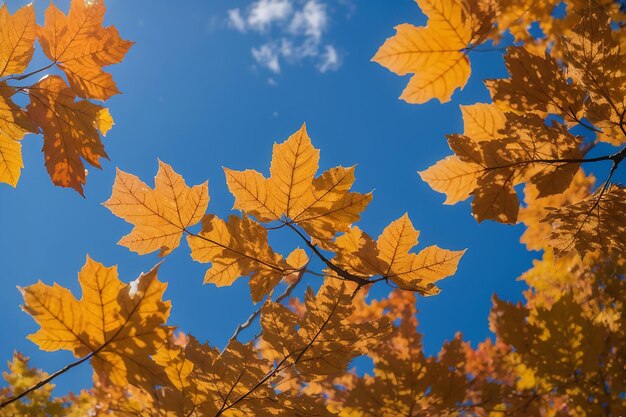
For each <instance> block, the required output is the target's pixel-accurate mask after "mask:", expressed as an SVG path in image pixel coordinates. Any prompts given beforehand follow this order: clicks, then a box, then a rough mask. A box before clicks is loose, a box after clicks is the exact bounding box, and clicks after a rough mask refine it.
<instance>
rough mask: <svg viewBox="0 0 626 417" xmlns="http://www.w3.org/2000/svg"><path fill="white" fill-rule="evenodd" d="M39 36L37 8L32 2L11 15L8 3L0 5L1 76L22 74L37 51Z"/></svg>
mask: <svg viewBox="0 0 626 417" xmlns="http://www.w3.org/2000/svg"><path fill="white" fill-rule="evenodd" d="M36 36H37V22H36V21H35V8H34V7H33V5H32V4H29V5H27V6H24V7H22V8H20V9H19V10H18V11H17V12H15V14H13V15H11V14H10V13H9V10H8V9H7V6H6V4H3V5H2V7H0V77H5V76H7V75H14V74H21V73H22V72H24V71H25V70H26V67H28V64H29V63H30V60H31V59H32V57H33V52H34V51H35V50H34V48H33V46H34V43H35V38H36Z"/></svg>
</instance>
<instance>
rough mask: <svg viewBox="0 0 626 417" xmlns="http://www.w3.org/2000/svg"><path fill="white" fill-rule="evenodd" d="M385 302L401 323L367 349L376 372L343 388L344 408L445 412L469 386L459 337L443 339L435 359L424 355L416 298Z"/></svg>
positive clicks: (377, 412) (369, 412)
mask: <svg viewBox="0 0 626 417" xmlns="http://www.w3.org/2000/svg"><path fill="white" fill-rule="evenodd" d="M396 295H397V294H396ZM365 307H366V308H367V306H365ZM385 307H386V308H389V309H390V310H391V314H393V315H396V314H397V315H398V318H399V319H400V320H399V323H398V324H397V325H394V327H393V330H392V331H391V332H390V333H388V335H387V336H386V337H385V338H384V339H383V340H382V343H380V344H379V345H377V346H374V347H373V348H372V349H370V351H369V352H368V356H370V357H371V358H372V359H373V361H374V375H372V376H370V375H365V376H364V377H362V378H359V379H358V380H357V382H356V384H355V386H354V387H352V388H351V389H350V390H349V391H347V392H345V393H342V397H343V401H342V404H341V406H342V408H343V409H344V410H345V411H352V412H354V413H355V414H354V415H359V416H367V417H369V416H372V417H373V416H384V417H391V416H398V415H407V416H408V415H447V413H446V411H447V410H450V409H451V408H453V407H454V406H456V404H458V403H459V402H461V401H462V400H463V399H464V397H465V391H466V389H467V379H466V377H465V375H464V372H463V371H464V369H463V367H462V364H463V362H464V356H465V353H464V351H463V349H462V345H461V343H460V340H459V339H455V340H454V341H453V342H451V343H448V344H446V345H445V346H444V348H443V350H442V353H441V356H440V359H439V360H436V358H427V357H426V356H425V355H424V353H423V347H422V336H421V335H420V334H419V333H418V332H417V320H416V318H415V313H416V310H415V297H414V296H413V295H407V296H394V297H390V298H389V299H388V300H387V305H386V306H385ZM416 413H417V414H416Z"/></svg>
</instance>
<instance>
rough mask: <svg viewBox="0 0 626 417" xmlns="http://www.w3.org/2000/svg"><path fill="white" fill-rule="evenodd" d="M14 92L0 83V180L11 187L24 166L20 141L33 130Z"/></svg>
mask: <svg viewBox="0 0 626 417" xmlns="http://www.w3.org/2000/svg"><path fill="white" fill-rule="evenodd" d="M0 13H2V12H0ZM14 93H15V91H14V90H13V89H12V88H10V87H8V86H7V85H6V83H0V182H4V183H7V184H11V185H12V186H13V187H15V186H16V185H17V182H18V180H19V178H20V174H21V169H22V168H23V167H24V163H23V162H22V145H21V143H20V141H21V139H22V138H23V137H24V135H25V134H26V133H29V132H34V131H35V126H34V125H33V123H32V122H31V121H30V119H28V117H27V115H26V112H24V111H23V110H22V109H21V108H20V107H18V106H17V105H16V104H15V103H14V102H13V100H12V98H11V97H12V95H13V94H14Z"/></svg>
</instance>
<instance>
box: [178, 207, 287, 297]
mask: <svg viewBox="0 0 626 417" xmlns="http://www.w3.org/2000/svg"><path fill="white" fill-rule="evenodd" d="M187 240H188V242H189V247H190V248H191V256H192V258H193V259H194V260H196V261H198V262H211V268H209V270H208V271H207V272H206V275H205V276H204V282H205V283H212V284H215V285H217V286H220V287H221V286H225V285H231V284H232V283H233V282H234V281H235V280H236V279H237V278H239V277H241V276H248V275H249V276H250V292H251V294H252V299H253V301H255V302H256V301H260V300H262V299H263V297H264V296H265V295H266V294H267V293H269V292H270V291H271V290H272V289H273V288H274V287H275V286H276V285H277V284H278V283H279V282H280V280H281V279H282V278H283V277H284V276H285V275H286V274H287V271H293V269H292V268H291V267H289V265H287V263H286V262H285V261H284V260H283V259H282V257H281V256H280V255H278V254H277V253H275V252H274V251H273V250H272V248H271V247H270V246H269V243H268V241H267V229H265V228H264V227H263V226H261V225H260V224H258V223H256V222H255V221H253V220H251V219H250V218H249V217H247V216H245V215H244V216H243V217H238V216H229V217H228V222H225V221H224V220H222V219H219V218H218V217H216V216H214V215H207V216H205V217H204V218H203V219H202V231H201V232H200V233H199V234H198V235H197V236H189V237H188V238H187Z"/></svg>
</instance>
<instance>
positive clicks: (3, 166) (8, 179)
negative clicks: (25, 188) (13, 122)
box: [0, 132, 24, 187]
mask: <svg viewBox="0 0 626 417" xmlns="http://www.w3.org/2000/svg"><path fill="white" fill-rule="evenodd" d="M23 167H24V163H23V162H22V144H21V143H20V142H19V141H17V140H14V139H12V138H10V137H8V136H6V135H5V134H4V133H3V132H0V182H4V183H7V184H10V185H12V186H13V187H15V186H16V185H17V181H18V180H19V178H20V172H21V169H22V168H23Z"/></svg>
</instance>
